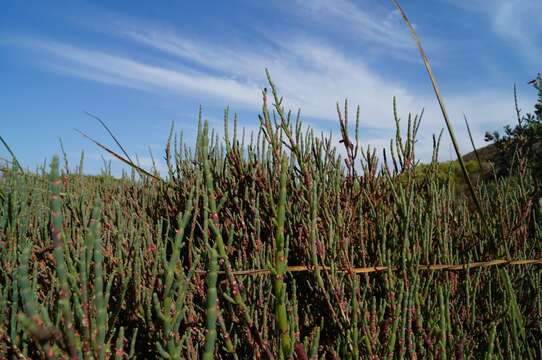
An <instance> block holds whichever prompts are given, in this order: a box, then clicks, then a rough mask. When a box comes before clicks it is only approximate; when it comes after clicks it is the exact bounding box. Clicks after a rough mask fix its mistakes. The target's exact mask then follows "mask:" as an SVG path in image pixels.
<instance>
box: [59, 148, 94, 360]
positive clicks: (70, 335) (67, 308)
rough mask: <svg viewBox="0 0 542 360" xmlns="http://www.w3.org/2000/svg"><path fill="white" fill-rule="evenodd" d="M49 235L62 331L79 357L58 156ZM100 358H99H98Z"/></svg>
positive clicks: (72, 353)
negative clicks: (57, 282) (65, 241)
mask: <svg viewBox="0 0 542 360" xmlns="http://www.w3.org/2000/svg"><path fill="white" fill-rule="evenodd" d="M50 178H51V182H50V184H51V201H50V203H51V237H52V239H53V255H54V257H55V261H56V274H57V276H58V280H59V289H58V291H59V294H58V296H59V299H58V304H59V307H60V309H61V311H62V319H63V322H64V328H63V332H64V334H65V336H66V338H67V341H68V351H69V353H70V356H71V357H72V358H76V357H80V355H81V354H80V350H78V347H77V345H76V336H75V334H74V324H73V313H72V311H71V305H70V288H69V284H68V273H67V269H66V261H65V259H64V234H63V231H62V221H63V218H62V200H61V198H60V189H61V187H62V181H61V180H60V177H59V170H58V157H57V156H55V157H53V160H52V162H51V176H50ZM100 360H101V359H100Z"/></svg>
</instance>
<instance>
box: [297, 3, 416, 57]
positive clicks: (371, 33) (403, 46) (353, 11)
mask: <svg viewBox="0 0 542 360" xmlns="http://www.w3.org/2000/svg"><path fill="white" fill-rule="evenodd" d="M294 3H295V4H296V6H289V9H291V10H292V11H295V12H296V13H301V14H302V15H303V14H304V15H306V17H307V18H309V19H311V20H313V21H318V22H320V23H325V24H326V27H327V28H330V27H331V28H335V29H337V30H339V31H341V33H342V34H344V35H346V36H352V37H353V38H355V39H356V40H357V41H360V42H361V43H362V44H364V45H371V48H372V49H376V48H379V49H385V50H386V53H387V54H389V55H393V56H399V57H401V58H402V59H409V58H410V56H405V52H410V53H412V51H411V50H414V49H415V46H414V44H413V43H412V41H411V39H410V35H409V34H408V32H407V31H406V29H405V27H404V24H403V23H402V19H401V18H400V16H399V14H398V13H397V12H396V11H395V10H394V8H393V7H392V6H383V5H380V4H378V3H375V2H374V1H351V0H335V1H327V0H312V1H304V0H296V1H294ZM388 5H389V4H388ZM390 50H391V51H390Z"/></svg>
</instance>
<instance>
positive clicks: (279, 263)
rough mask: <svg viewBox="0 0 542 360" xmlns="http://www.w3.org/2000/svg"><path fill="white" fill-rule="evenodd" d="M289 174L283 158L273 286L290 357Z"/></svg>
mask: <svg viewBox="0 0 542 360" xmlns="http://www.w3.org/2000/svg"><path fill="white" fill-rule="evenodd" d="M287 174H288V159H287V158H286V157H285V156H283V157H282V161H281V165H280V190H279V201H278V208H277V220H276V230H275V269H274V270H275V271H274V274H273V275H274V279H273V285H274V290H275V317H276V319H277V325H278V329H279V332H280V343H281V348H282V355H283V356H285V357H288V356H290V353H291V351H292V342H291V339H290V332H289V329H288V314H287V313H286V304H285V299H286V286H285V284H284V274H285V271H286V267H287V265H288V260H287V259H286V249H285V246H284V222H285V219H286V180H287Z"/></svg>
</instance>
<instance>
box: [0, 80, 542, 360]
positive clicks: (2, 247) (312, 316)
mask: <svg viewBox="0 0 542 360" xmlns="http://www.w3.org/2000/svg"><path fill="white" fill-rule="evenodd" d="M270 90H271V95H272V99H268V97H267V96H268V94H267V91H264V93H263V100H264V104H263V107H262V114H261V116H260V128H259V129H258V131H257V132H255V133H253V134H251V136H250V137H248V136H245V135H240V134H239V133H240V132H239V131H238V129H237V122H236V120H234V126H233V135H231V134H230V133H229V130H230V124H229V112H228V111H226V112H225V119H224V122H225V124H224V125H225V126H224V128H225V136H224V139H223V141H221V139H219V137H218V135H217V134H216V133H215V132H213V131H210V130H209V128H208V124H207V122H206V121H203V119H202V118H201V113H200V122H199V128H198V135H197V139H196V144H195V146H193V147H190V146H189V145H192V144H189V145H187V144H185V143H184V142H183V141H182V140H180V139H179V138H177V137H173V135H172V136H171V137H170V140H171V141H169V142H168V146H167V150H166V157H165V158H166V161H167V165H168V169H169V170H168V174H167V177H166V178H165V179H163V180H157V179H153V178H150V177H141V178H140V177H136V175H135V174H133V175H132V177H124V178H122V179H115V178H113V177H111V176H109V175H107V171H106V172H105V175H103V176H98V177H96V176H84V175H82V174H81V173H80V172H78V171H69V172H68V170H69V169H68V165H65V166H64V170H63V171H62V172H60V170H59V164H58V159H57V158H54V159H53V161H52V164H51V170H50V171H45V170H43V174H32V173H27V172H24V173H23V172H21V171H10V172H7V173H6V175H5V177H4V178H3V179H2V181H0V191H1V193H2V194H3V196H2V198H1V199H0V343H2V346H0V357H2V358H3V357H6V358H10V357H12V356H18V357H19V358H20V357H22V356H24V357H29V358H67V357H70V358H82V359H97V358H102V359H109V358H113V357H115V358H117V359H121V358H135V357H138V358H141V359H149V358H166V359H179V358H183V359H198V358H201V357H205V358H218V359H232V358H233V359H236V358H239V359H244V358H284V359H286V358H298V359H306V358H341V359H343V358H344V359H357V358H371V359H375V358H386V359H392V358H419V359H425V358H484V357H485V358H517V359H523V358H526V359H529V358H532V359H534V358H540V357H541V356H542V273H541V272H540V271H539V269H538V268H536V266H537V265H528V266H514V267H512V266H510V267H506V268H504V267H503V268H477V269H466V270H465V271H457V272H454V271H427V270H424V271H422V270H420V265H421V264H464V263H470V262H472V261H481V260H487V259H490V258H494V257H495V256H496V255H498V256H501V255H502V257H505V258H509V259H532V258H539V257H540V254H541V253H542V215H541V214H542V207H541V203H540V199H539V196H538V195H537V194H538V193H537V189H538V180H537V178H536V176H534V175H533V171H534V170H533V169H532V168H530V167H526V168H525V169H524V171H523V173H522V176H521V177H519V176H512V177H502V178H493V180H491V181H487V176H488V175H487V174H486V172H489V171H490V170H491V169H490V168H489V165H487V164H484V165H483V166H484V169H482V171H480V169H479V164H478V162H476V161H472V162H467V168H468V169H469V171H470V173H471V176H472V174H475V176H474V178H475V180H476V181H475V182H476V183H477V184H476V191H477V194H478V195H479V198H480V202H481V206H482V210H483V213H484V214H485V216H486V218H485V220H483V219H482V218H481V216H480V213H478V212H477V211H475V209H476V208H475V207H474V205H473V204H472V201H471V200H470V198H469V197H467V196H465V195H464V194H465V191H466V190H465V186H466V185H465V184H464V183H463V182H462V179H463V177H462V175H461V170H460V169H459V166H458V165H457V163H455V162H449V163H440V164H439V163H436V162H433V163H431V164H425V165H422V164H418V165H416V164H417V162H416V159H415V152H414V150H415V144H416V139H415V137H416V132H417V129H418V126H419V117H416V116H414V117H410V116H409V118H408V121H407V124H406V134H403V133H402V126H401V122H400V119H399V117H398V115H397V109H395V114H396V124H397V134H396V136H395V138H394V139H393V140H392V141H391V142H390V147H389V149H387V151H386V152H385V153H384V154H383V157H385V160H384V161H382V162H380V160H379V158H378V157H377V156H376V153H375V152H374V150H371V149H369V148H364V147H363V146H362V145H361V144H359V134H358V133H357V131H358V130H359V122H360V117H359V112H357V116H356V127H355V128H356V133H355V134H349V131H350V127H349V125H348V121H349V119H348V110H349V109H348V104H345V107H344V109H339V111H338V112H339V118H340V127H341V143H342V144H343V145H344V147H345V150H344V152H343V153H344V154H345V155H344V156H342V155H341V151H340V150H338V149H336V148H335V147H333V146H332V145H331V143H332V142H331V139H329V138H326V137H324V136H317V135H315V133H314V132H313V131H312V130H311V129H307V130H306V131H302V129H303V124H302V122H301V120H300V117H299V116H295V115H293V114H292V113H291V112H288V111H286V110H285V109H284V107H283V105H282V100H281V97H280V96H279V95H278V90H277V88H276V86H275V85H274V84H273V83H272V82H271V83H270ZM437 152H438V141H435V154H434V159H436V155H437ZM345 160H346V161H345ZM486 166H487V167H488V168H487V169H486V168H485V167H486ZM80 168H81V167H80ZM201 259H203V260H201ZM204 259H208V260H207V261H206V260H204ZM287 265H288V266H295V265H304V266H309V267H311V271H308V272H290V271H288V268H287ZM378 265H383V266H387V265H393V266H396V268H395V269H396V271H392V270H389V271H383V272H375V273H370V274H354V273H353V272H351V271H342V270H343V269H351V268H354V267H370V266H378ZM254 269H256V270H266V271H269V272H270V273H271V274H270V275H264V274H262V273H261V272H259V271H256V272H254V271H252V272H251V270H254ZM247 271H248V272H249V273H250V272H251V274H247ZM4 343H5V344H6V345H5V346H4V345H3V344H4Z"/></svg>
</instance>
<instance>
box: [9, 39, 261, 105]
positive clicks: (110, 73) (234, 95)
mask: <svg viewBox="0 0 542 360" xmlns="http://www.w3.org/2000/svg"><path fill="white" fill-rule="evenodd" d="M17 44H18V45H20V46H25V47H29V48H32V49H34V50H39V51H42V52H44V54H45V56H47V58H46V59H44V58H40V59H41V60H40V61H45V63H46V64H48V65H49V66H51V68H52V69H54V70H56V71H60V72H64V73H66V74H69V75H75V76H78V77H82V78H85V79H88V80H94V81H97V82H103V83H108V84H113V85H121V86H126V87H132V88H138V89H145V90H154V91H160V90H169V91H170V92H171V91H173V92H177V93H182V94H190V93H197V94H200V95H201V94H204V95H205V96H207V97H211V98H220V99H226V100H227V101H231V102H233V103H234V104H240V105H254V104H255V103H256V102H257V101H258V100H259V97H258V92H259V90H258V89H259V87H258V86H257V85H256V84H252V83H248V82H244V83H240V82H239V81H235V80H233V79H229V78H227V77H225V76H224V77H219V76H211V75H208V74H204V73H201V72H198V71H195V70H192V69H187V68H183V67H179V68H178V69H174V68H168V67H164V66H159V65H151V64H148V63H144V62H142V61H138V60H134V59H133V58H130V57H127V56H120V55H113V54H110V53H108V52H105V51H99V50H90V49H86V48H83V47H79V46H73V45H70V44H66V43H61V42H57V41H51V40H35V39H33V40H31V39H19V40H18V41H17Z"/></svg>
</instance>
